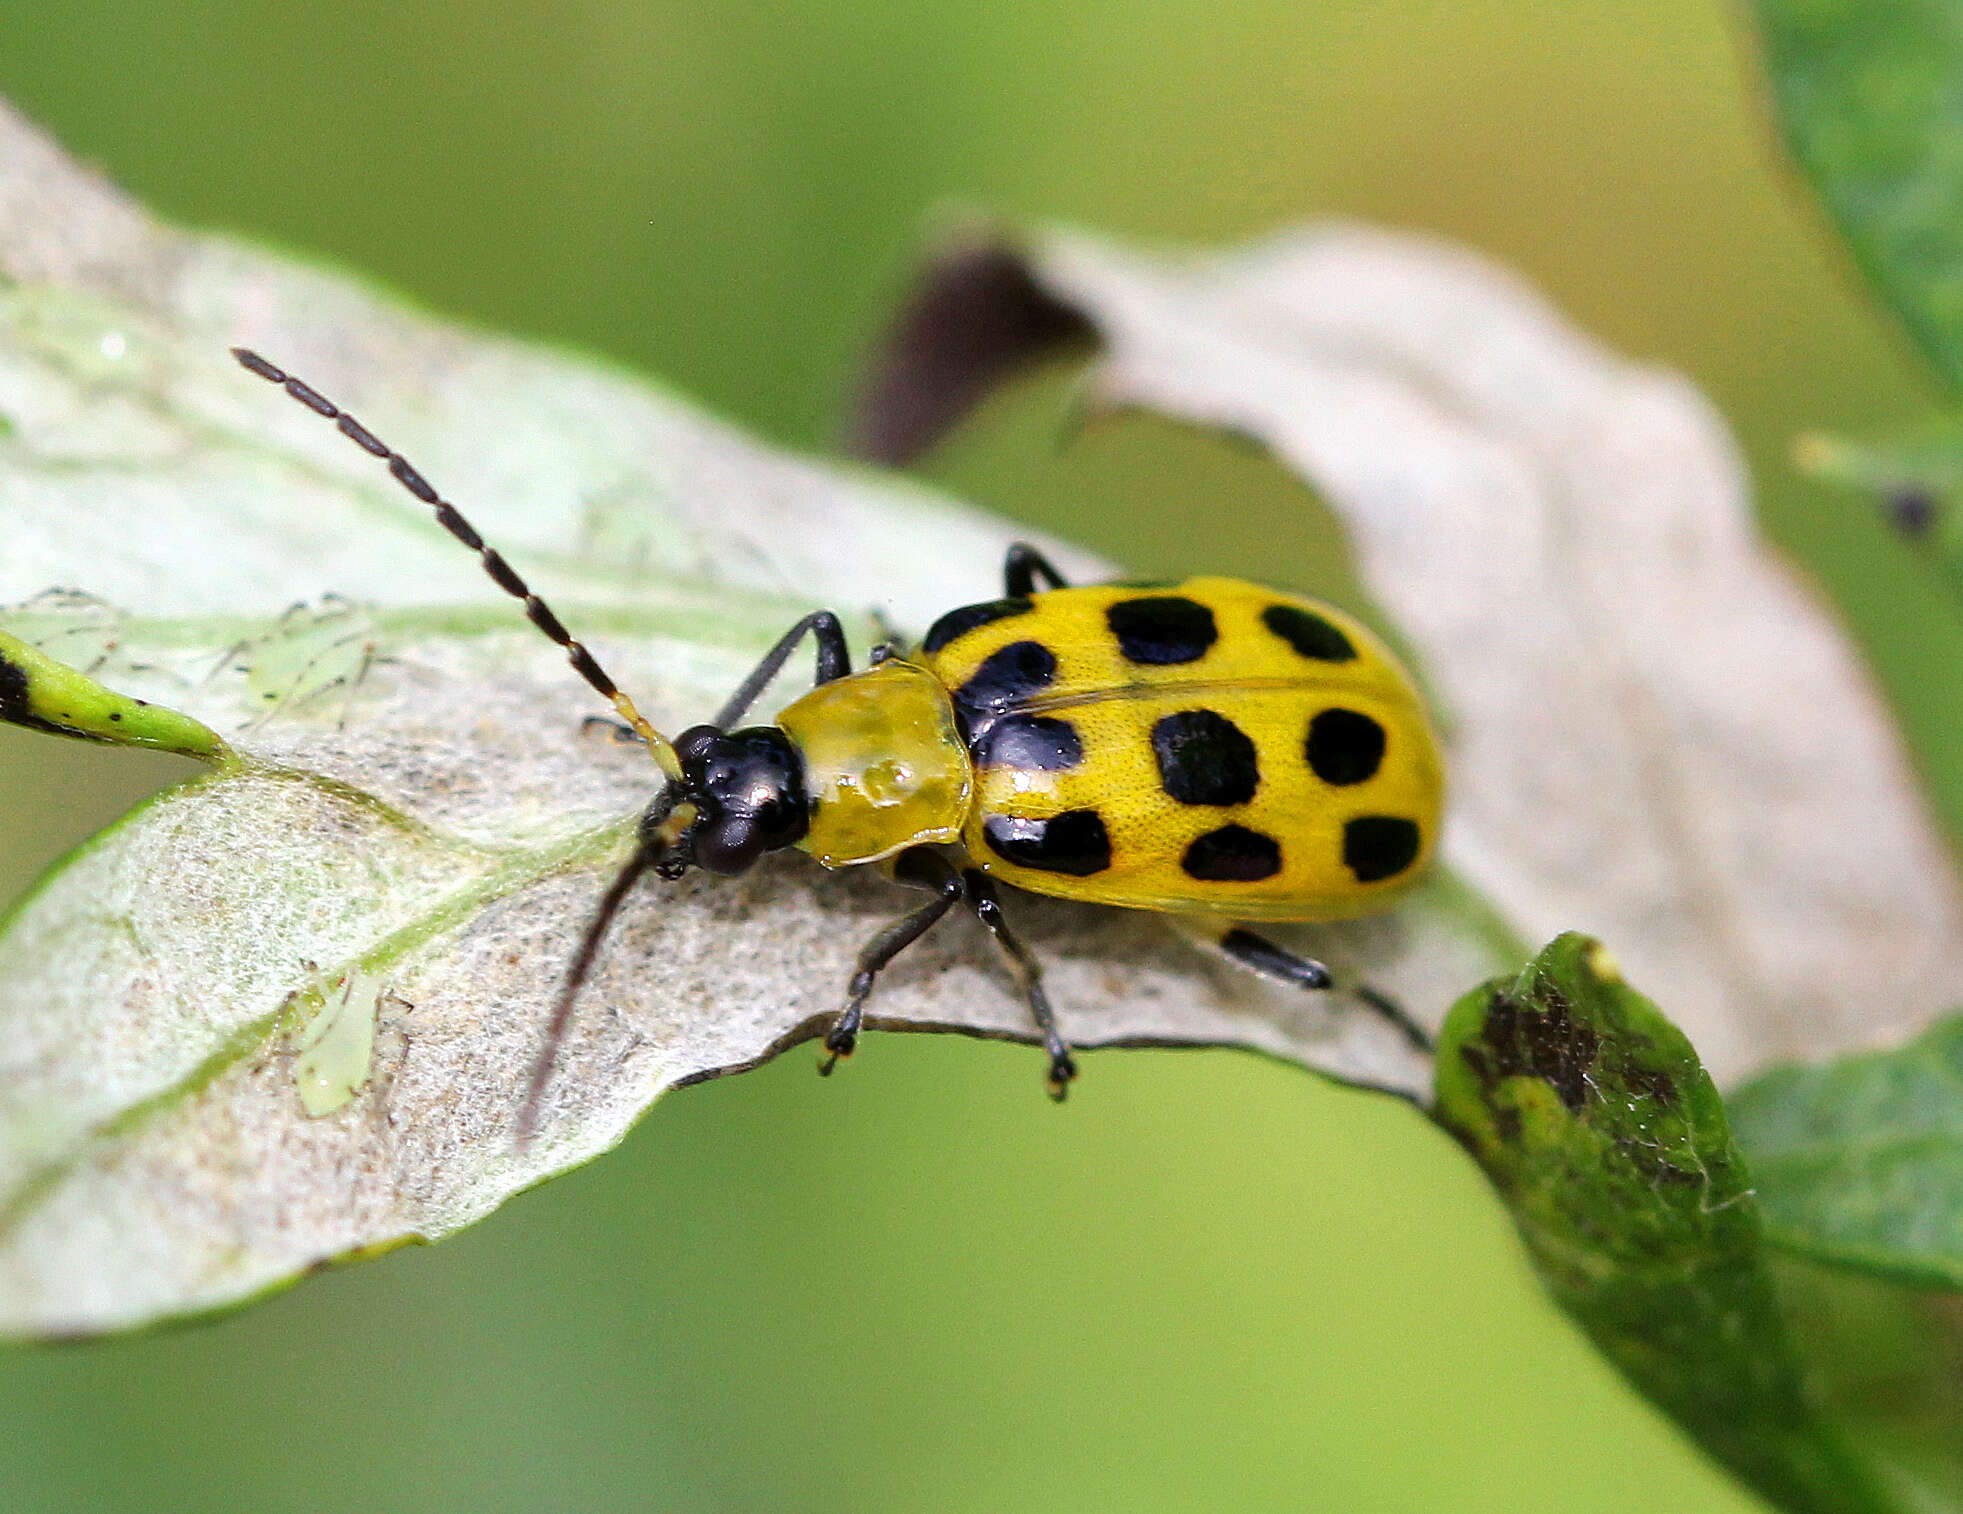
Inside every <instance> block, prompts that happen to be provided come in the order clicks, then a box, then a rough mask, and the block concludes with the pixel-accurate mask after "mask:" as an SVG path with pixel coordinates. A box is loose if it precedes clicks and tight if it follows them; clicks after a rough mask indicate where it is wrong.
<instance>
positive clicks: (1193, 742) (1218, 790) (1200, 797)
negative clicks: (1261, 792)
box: [1152, 710, 1261, 804]
mask: <svg viewBox="0 0 1963 1514" xmlns="http://www.w3.org/2000/svg"><path fill="white" fill-rule="evenodd" d="M1152 755H1153V756H1154V757H1155V758H1157V759H1158V763H1159V782H1160V783H1161V784H1162V785H1164V787H1165V791H1166V792H1167V793H1168V794H1170V795H1172V797H1173V798H1175V799H1177V800H1178V801H1179V802H1180V803H1181V804H1246V803H1247V802H1248V801H1249V800H1250V799H1252V798H1253V797H1254V791H1255V790H1256V789H1257V788H1259V787H1260V786H1261V766H1260V763H1259V762H1258V761H1257V760H1256V758H1255V755H1254V743H1253V742H1252V741H1250V740H1248V738H1247V733H1246V732H1244V731H1243V730H1241V728H1240V727H1239V726H1237V725H1235V724H1234V723H1233V721H1231V720H1229V719H1228V718H1227V717H1226V716H1225V715H1219V714H1216V713H1215V712H1214V711H1212V710H1181V711H1179V712H1178V713H1177V714H1175V715H1167V716H1166V717H1164V718H1163V719H1162V720H1160V721H1159V722H1158V723H1157V724H1156V725H1154V726H1153V727H1152Z"/></svg>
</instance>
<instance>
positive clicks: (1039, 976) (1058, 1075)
mask: <svg viewBox="0 0 1963 1514" xmlns="http://www.w3.org/2000/svg"><path fill="white" fill-rule="evenodd" d="M961 876H962V878H963V880H964V881H965V882H966V883H967V895H968V908H970V909H971V910H973V911H974V912H975V918H976V919H977V920H979V921H981V923H982V924H983V925H986V926H987V927H988V931H989V934H990V935H992V936H993V937H994V938H995V944H996V945H997V946H998V947H1000V948H1001V950H1002V955H1003V956H1004V957H1005V958H1006V959H1007V960H1008V963H1009V971H1010V972H1012V973H1014V974H1015V975H1016V984H1017V986H1018V987H1020V988H1021V989H1022V992H1023V997H1024V998H1026V999H1027V1000H1028V1001H1029V1012H1030V1014H1031V1015H1033V1016H1034V1017H1035V1020H1036V1028H1037V1029H1038V1030H1040V1031H1041V1032H1042V1033H1043V1049H1044V1050H1045V1051H1047V1052H1048V1053H1049V1054H1050V1076H1049V1087H1050V1097H1051V1098H1053V1099H1055V1100H1056V1101H1057V1102H1058V1103H1059V1104H1061V1103H1062V1102H1063V1100H1064V1096H1065V1095H1066V1094H1068V1093H1069V1091H1070V1082H1071V1080H1072V1079H1073V1078H1075V1077H1076V1076H1077V1061H1076V1058H1074V1057H1072V1056H1071V1055H1070V1047H1069V1045H1068V1043H1067V1042H1065V1041H1064V1039H1063V1034H1062V1032H1061V1031H1059V1030H1058V1029H1057V1023H1056V1011H1055V1010H1054V1009H1052V1008H1051V1007H1050V996H1049V994H1048V993H1046V992H1045V991H1044V989H1043V967H1042V964H1041V963H1039V962H1038V961H1037V960H1036V954H1035V953H1034V952H1032V951H1031V950H1030V949H1029V948H1028V947H1026V946H1024V945H1023V944H1022V942H1021V941H1020V940H1019V939H1018V938H1017V937H1016V935H1015V933H1014V932H1013V931H1011V930H1010V929H1009V922H1008V920H1007V919H1006V918H1005V917H1004V916H1003V914H1002V902H1001V900H999V899H998V898H996V896H995V884H994V882H993V880H991V879H990V878H989V876H988V874H987V873H984V872H983V871H982V870H981V869H980V868H978V867H971V868H969V869H968V870H967V871H966V872H965V873H963V874H962V875H961Z"/></svg>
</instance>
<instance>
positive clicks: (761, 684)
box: [711, 610, 852, 731]
mask: <svg viewBox="0 0 1963 1514" xmlns="http://www.w3.org/2000/svg"><path fill="white" fill-rule="evenodd" d="M807 634H808V635H809V636H810V637H811V639H812V640H813V641H815V642H817V643H818V667H817V676H816V677H815V678H814V679H813V680H812V682H813V683H830V682H831V681H832V680H833V679H834V678H843V677H844V676H845V675H846V674H847V673H849V672H851V671H852V654H851V653H850V651H848V650H847V648H846V645H845V628H844V627H843V626H841V625H840V624H839V623H838V617H837V616H836V615H834V614H832V612H831V611H830V610H813V611H812V612H811V613H810V614H809V615H807V616H805V617H804V619H802V620H800V621H799V622H798V623H797V624H796V625H794V626H792V627H791V628H790V630H788V631H786V632H785V633H784V634H783V635H782V636H780V637H778V638H777V645H776V646H774V647H772V648H771V649H770V650H769V651H768V652H765V653H764V654H763V661H761V662H759V663H758V664H757V665H756V666H755V667H754V668H752V669H751V670H750V676H749V677H748V678H746V679H744V680H743V682H742V683H741V684H740V685H738V687H737V690H736V692H735V693H734V694H731V695H730V696H729V698H728V700H726V701H725V702H724V704H723V707H722V708H721V709H720V710H718V711H717V712H716V718H715V720H714V721H713V722H711V723H712V724H713V725H714V726H715V728H716V729H717V730H719V731H726V730H728V729H729V728H730V727H731V726H733V725H735V724H736V722H737V721H739V720H741V719H742V718H743V717H744V715H745V714H747V713H748V712H749V708H750V706H751V705H753V704H755V703H756V702H757V695H759V694H761V693H762V692H763V691H764V690H765V689H766V688H768V687H769V685H770V680H771V679H773V678H775V677H776V676H777V674H778V672H779V671H780V670H781V669H782V668H783V666H784V664H785V663H787V662H789V661H790V658H791V653H793V652H795V651H796V650H797V644H798V643H799V642H801V641H803V640H804V638H805V636H806V635H807Z"/></svg>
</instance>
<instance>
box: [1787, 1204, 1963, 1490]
mask: <svg viewBox="0 0 1963 1514" xmlns="http://www.w3.org/2000/svg"><path fill="white" fill-rule="evenodd" d="M1757 1176H1758V1173H1757V1169H1756V1168H1754V1170H1753V1177H1754V1179H1756V1178H1757ZM1772 1271H1773V1275H1774V1277H1775V1278H1776V1279H1777V1282H1778V1286H1779V1296H1780V1301H1781V1303H1782V1304H1783V1305H1784V1306H1785V1309H1784V1312H1785V1316H1786V1319H1787V1321H1788V1323H1789V1325H1790V1327H1791V1330H1792V1335H1793V1340H1794V1345H1795V1347H1796V1348H1797V1350H1798V1353H1799V1357H1800V1362H1801V1365H1802V1369H1803V1371H1804V1374H1805V1381H1806V1384H1807V1387H1808V1389H1809V1391H1810V1392H1811V1393H1812V1395H1813V1397H1814V1398H1815V1400H1816V1402H1817V1404H1818V1406H1819V1409H1820V1412H1821V1413H1822V1414H1823V1415H1825V1416H1826V1417H1827V1418H1828V1419H1830V1420H1831V1421H1832V1422H1833V1423H1834V1424H1835V1425H1836V1426H1837V1427H1838V1428H1839V1429H1840V1430H1841V1432H1842V1434H1843V1437H1844V1439H1845V1441H1846V1442H1847V1443H1848V1444H1850V1445H1853V1446H1857V1447H1859V1448H1860V1451H1861V1454H1862V1456H1863V1457H1864V1458H1865V1459H1866V1460H1867V1461H1868V1462H1869V1463H1870V1464H1871V1465H1873V1467H1874V1468H1875V1470H1876V1471H1877V1472H1878V1473H1879V1474H1880V1475H1881V1476H1883V1477H1884V1478H1885V1479H1886V1480H1887V1482H1888V1485H1889V1487H1890V1488H1891V1489H1892V1490H1894V1491H1895V1493H1896V1494H1897V1496H1898V1498H1899V1500H1900V1502H1901V1504H1902V1505H1903V1507H1905V1508H1908V1509H1913V1510H1916V1511H1917V1514H1938V1511H1942V1514H1956V1511H1959V1510H1963V1436H1959V1435H1958V1434H1957V1429H1956V1427H1957V1426H1958V1425H1963V1299H1959V1298H1958V1296H1957V1295H1955V1294H1944V1293H1931V1292H1929V1291H1928V1290H1927V1289H1922V1288H1909V1287H1903V1286H1901V1285H1898V1284H1895V1283H1890V1282H1887V1281H1884V1280H1882V1279H1879V1278H1875V1277H1872V1276H1863V1275H1862V1274H1859V1273H1855V1272H1849V1271H1847V1270H1845V1269H1843V1268H1840V1267H1838V1266H1823V1265H1819V1264H1815V1263H1810V1262H1803V1261H1799V1260H1797V1259H1795V1258H1793V1257H1791V1256H1789V1255H1779V1256H1777V1257H1776V1260H1775V1262H1774V1265H1773V1268H1772Z"/></svg>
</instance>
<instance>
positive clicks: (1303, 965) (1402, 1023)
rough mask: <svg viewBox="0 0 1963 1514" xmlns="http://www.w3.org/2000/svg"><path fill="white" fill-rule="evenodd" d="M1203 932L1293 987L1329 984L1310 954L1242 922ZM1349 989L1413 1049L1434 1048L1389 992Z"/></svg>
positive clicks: (1232, 955)
mask: <svg viewBox="0 0 1963 1514" xmlns="http://www.w3.org/2000/svg"><path fill="white" fill-rule="evenodd" d="M1208 924H1209V925H1210V926H1212V928H1210V929H1207V930H1206V932H1205V934H1206V936H1207V938H1208V939H1209V940H1211V941H1212V943H1213V944H1214V945H1215V946H1217V947H1218V948H1219V949H1220V952H1221V954H1222V955H1224V956H1226V957H1228V958H1229V959H1231V960H1232V961H1235V962H1238V963H1239V964H1240V965H1241V966H1242V967H1245V968H1247V969H1248V970H1249V971H1250V972H1256V973H1259V974H1260V975H1261V976H1262V977H1264V978H1271V979H1274V980H1276V981H1277V982H1281V983H1290V984H1293V985H1294V986H1295V987H1297V988H1308V989H1326V988H1329V987H1330V986H1331V984H1332V979H1331V978H1330V976H1329V969H1328V968H1326V967H1324V966H1323V965H1322V964H1321V963H1320V962H1317V961H1315V960H1314V959H1313V958H1310V957H1304V956H1302V955H1301V954H1300V953H1298V952H1292V951H1290V950H1289V949H1288V948H1287V947H1285V946H1279V945H1277V944H1276V943H1275V942H1273V941H1270V940H1269V939H1268V938H1267V937H1266V936H1262V935H1257V934H1256V933H1255V932H1253V931H1251V930H1249V929H1248V928H1247V927H1246V926H1244V925H1225V926H1218V925H1213V924H1212V922H1208ZM1349 992H1350V993H1352V994H1354V995H1355V996H1356V997H1357V998H1358V999H1360V1000H1361V1001H1362V1002H1363V1004H1364V1005H1365V1006H1366V1007H1367V1008H1368V1009H1369V1010H1370V1011H1371V1012H1372V1013H1374V1014H1376V1015H1378V1016H1379V1017H1381V1018H1382V1019H1383V1020H1384V1021H1385V1022H1386V1023H1387V1024H1388V1025H1389V1026H1390V1027H1391V1028H1392V1029H1393V1030H1395V1031H1396V1032H1397V1033H1398V1034H1399V1035H1400V1036H1402V1037H1403V1038H1404V1039H1405V1040H1406V1041H1408V1042H1410V1043H1411V1045H1412V1046H1413V1047H1415V1048H1416V1049H1417V1050H1419V1051H1421V1052H1424V1053H1425V1054H1426V1055H1427V1056H1429V1055H1430V1054H1431V1053H1432V1052H1433V1051H1434V1050H1436V1048H1435V1047H1434V1046H1433V1044H1432V1039H1431V1036H1430V1034H1429V1033H1428V1032H1427V1031H1426V1030H1425V1028H1424V1027H1423V1026H1422V1025H1420V1024H1418V1022H1417V1021H1416V1020H1413V1019H1412V1018H1411V1016H1410V1013H1409V1012H1408V1011H1407V1010H1406V1009H1405V1008H1404V1006H1403V1005H1401V1004H1399V1003H1398V1002H1397V1001H1396V1000H1395V999H1393V998H1391V996H1390V995H1389V994H1386V993H1382V992H1380V991H1379V990H1377V989H1374V988H1371V987H1370V986H1369V985H1368V984H1355V985H1352V986H1350V988H1349Z"/></svg>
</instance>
